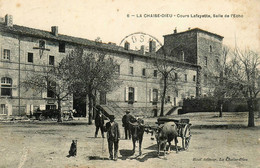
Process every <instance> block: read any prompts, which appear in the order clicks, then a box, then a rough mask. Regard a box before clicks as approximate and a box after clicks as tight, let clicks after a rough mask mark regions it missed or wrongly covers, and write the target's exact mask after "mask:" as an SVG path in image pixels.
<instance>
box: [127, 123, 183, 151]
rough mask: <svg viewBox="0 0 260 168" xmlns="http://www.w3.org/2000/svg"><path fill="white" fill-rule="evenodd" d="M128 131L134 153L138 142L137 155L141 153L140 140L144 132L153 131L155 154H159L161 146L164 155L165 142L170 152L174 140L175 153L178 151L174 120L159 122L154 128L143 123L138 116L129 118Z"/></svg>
mask: <svg viewBox="0 0 260 168" xmlns="http://www.w3.org/2000/svg"><path fill="white" fill-rule="evenodd" d="M129 125H130V131H131V134H132V142H133V153H135V147H136V146H135V143H136V142H137V141H138V142H139V155H142V141H143V135H144V132H147V133H151V134H152V135H153V134H154V133H155V138H156V140H157V147H158V148H157V154H158V156H159V154H160V150H161V148H163V150H164V155H165V152H166V144H167V142H168V143H169V147H168V152H170V150H171V149H170V148H171V142H172V140H174V141H175V148H176V153H178V147H177V143H178V139H177V137H178V135H179V132H178V131H179V129H178V128H177V125H176V124H175V122H172V121H171V122H166V123H164V124H161V125H160V126H158V127H156V128H152V127H150V126H148V125H144V120H142V119H140V118H138V119H136V118H131V119H130V121H129Z"/></svg>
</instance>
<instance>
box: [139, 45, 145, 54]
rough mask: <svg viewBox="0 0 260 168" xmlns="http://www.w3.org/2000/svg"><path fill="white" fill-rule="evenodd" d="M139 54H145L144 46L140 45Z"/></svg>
mask: <svg viewBox="0 0 260 168" xmlns="http://www.w3.org/2000/svg"><path fill="white" fill-rule="evenodd" d="M140 52H141V54H145V51H144V45H141V48H140Z"/></svg>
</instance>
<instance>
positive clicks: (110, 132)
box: [106, 122, 120, 141]
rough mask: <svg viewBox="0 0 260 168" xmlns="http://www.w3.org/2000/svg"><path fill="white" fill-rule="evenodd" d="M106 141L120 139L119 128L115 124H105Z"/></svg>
mask: <svg viewBox="0 0 260 168" xmlns="http://www.w3.org/2000/svg"><path fill="white" fill-rule="evenodd" d="M106 131H107V139H108V140H112V141H118V140H119V138H120V131H119V126H118V124H117V123H116V122H113V124H112V123H111V122H107V123H106Z"/></svg>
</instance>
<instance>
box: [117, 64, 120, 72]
mask: <svg viewBox="0 0 260 168" xmlns="http://www.w3.org/2000/svg"><path fill="white" fill-rule="evenodd" d="M116 73H118V74H120V65H116Z"/></svg>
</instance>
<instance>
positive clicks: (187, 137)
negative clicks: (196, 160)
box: [182, 124, 191, 150]
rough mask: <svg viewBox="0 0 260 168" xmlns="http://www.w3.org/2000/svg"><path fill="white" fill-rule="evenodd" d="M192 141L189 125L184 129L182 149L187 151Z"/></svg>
mask: <svg viewBox="0 0 260 168" xmlns="http://www.w3.org/2000/svg"><path fill="white" fill-rule="evenodd" d="M190 139H191V134H190V124H187V125H185V127H184V128H183V134H182V148H183V150H187V149H188V148H189V143H190Z"/></svg>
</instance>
